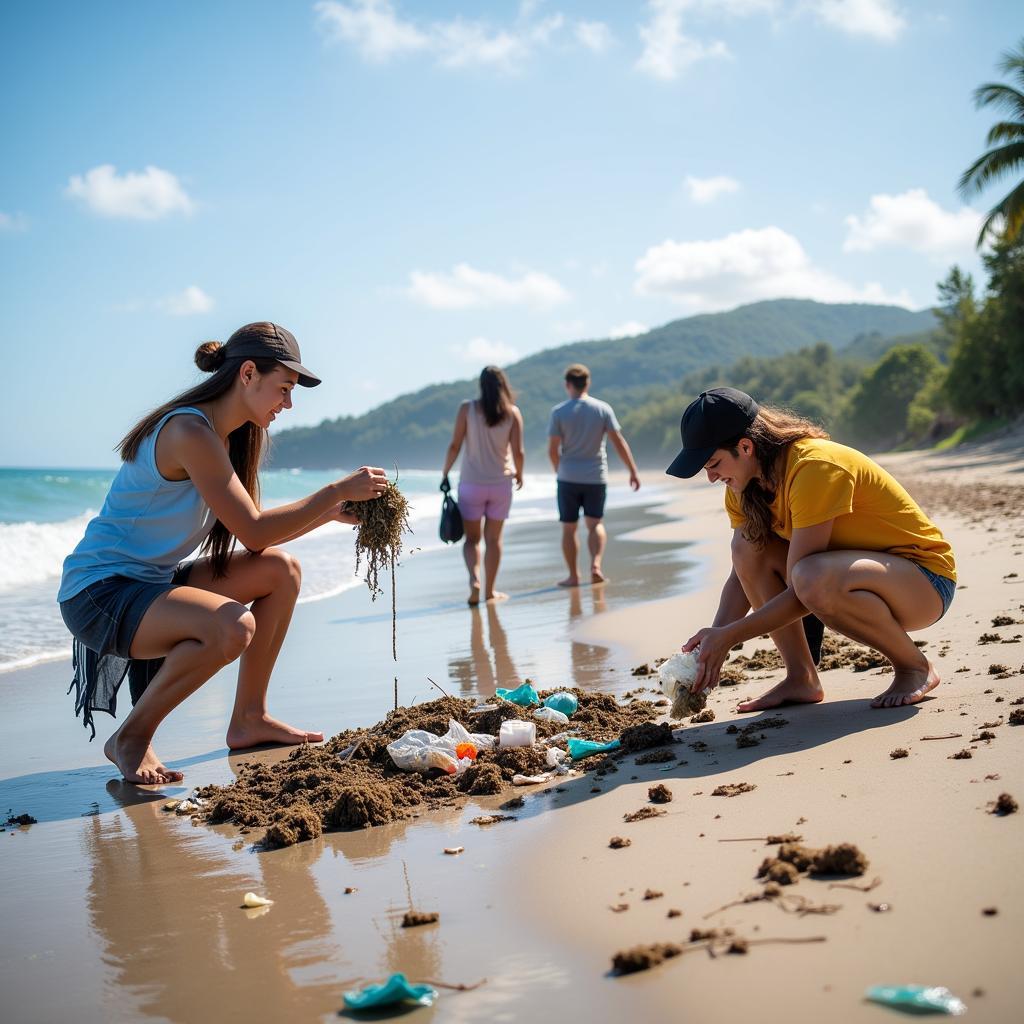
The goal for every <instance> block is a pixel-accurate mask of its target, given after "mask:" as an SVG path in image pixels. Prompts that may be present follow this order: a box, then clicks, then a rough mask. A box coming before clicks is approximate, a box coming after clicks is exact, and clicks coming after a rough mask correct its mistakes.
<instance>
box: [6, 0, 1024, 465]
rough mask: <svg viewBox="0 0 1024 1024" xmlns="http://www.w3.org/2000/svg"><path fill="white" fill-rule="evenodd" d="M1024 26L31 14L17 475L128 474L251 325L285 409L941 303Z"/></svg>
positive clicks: (597, 13)
mask: <svg viewBox="0 0 1024 1024" xmlns="http://www.w3.org/2000/svg"><path fill="white" fill-rule="evenodd" d="M1015 15H1016V16H1015ZM1022 28H1024V26H1022V19H1021V18H1020V16H1019V8H1017V5H1015V4H1011V3H1008V2H1007V3H1003V2H994V0H976V2H968V0H931V2H911V0H657V2H650V3H643V2H636V3H628V2H625V0H620V2H606V3H602V2H592V3H582V2H581V3H571V2H558V0H545V2H532V3H531V2H526V3H516V2H489V3H482V2H475V3H469V2H467V0H460V2H454V0H453V2H437V3H433V2H431V3H427V2H422V0H421V2H417V3H414V2H411V0H408V2H406V0H337V2H321V3H315V2H299V0H290V2H283V0H281V2H276V3H272V2H266V0H264V2H258V0H245V2H216V0H209V2H201V0H181V2H175V3H170V2H166V3H140V2H137V0H133V2H127V0H123V2H122V0H95V2H90V3H83V2H76V0H67V2H62V3H57V2H48V0H20V2H19V0H8V2H6V3H5V4H3V6H2V8H0V35H2V38H3V39H4V40H5V47H4V50H5V61H4V63H3V66H2V68H0V127H2V131H3V137H4V139H5V146H4V150H5V155H6V158H5V159H4V160H3V161H0V339H2V343H3V348H4V351H5V353H8V354H9V357H14V358H13V359H11V358H9V359H8V368H9V373H10V372H11V371H13V376H12V377H9V380H12V383H13V387H10V388H9V389H8V394H7V401H6V403H5V406H6V407H5V416H4V423H5V426H6V429H5V430H4V431H3V432H2V433H0V465H44V466H80V465H85V466H102V465H113V464H114V462H115V456H114V455H113V453H112V448H113V446H114V444H115V443H116V441H117V440H118V439H119V438H120V437H121V435H122V434H123V433H124V432H125V431H126V430H127V429H128V428H129V427H130V426H131V425H132V423H133V422H134V420H135V419H136V418H137V417H138V416H139V415H141V414H142V413H143V412H145V411H146V410H147V409H148V408H149V407H151V406H152V405H155V404H157V403H158V402H160V401H162V400H164V399H165V398H167V397H169V395H170V394H172V393H174V392H175V391H177V390H179V389H181V388H183V387H186V386H188V385H190V384H191V383H192V382H193V381H194V380H195V379H196V376H197V372H198V371H196V370H195V368H194V366H193V365H192V362H191V359H192V353H193V351H194V349H195V346H196V345H197V344H198V343H199V342H200V341H202V340H205V339H208V338H215V339H220V340H224V339H225V338H226V337H227V336H228V335H229V334H230V333H231V331H232V330H233V329H234V328H235V327H238V326H240V325H241V324H243V323H246V322H249V321H251V320H259V319H272V320H275V321H277V322H279V323H282V324H284V325H285V326H287V327H289V328H290V329H291V330H292V331H294V333H295V334H296V336H297V337H298V339H299V342H300V344H301V346H302V351H303V357H304V360H305V362H306V364H307V365H309V366H310V367H312V368H313V369H314V370H316V372H318V373H319V374H320V375H321V376H322V377H323V378H324V384H323V385H322V386H321V387H319V388H317V389H315V390H313V391H305V390H303V391H302V393H301V394H300V395H299V396H298V400H297V401H296V407H295V409H294V410H293V411H292V413H290V414H289V418H287V419H286V420H285V421H284V423H283V424H282V425H288V424H305V423H316V422H319V421H320V420H321V419H323V418H325V417H333V416H336V415H339V414H342V413H359V412H362V411H365V410H366V409H368V408H371V407H372V406H374V405H376V404H378V403H379V402H381V401H384V400H386V399H389V398H392V397H394V396H396V395H398V394H401V393H404V392H408V391H414V390H416V389H418V388H419V387H422V386H423V385H425V384H428V383H432V382H435V381H440V380H450V379H454V378H459V377H465V376H469V375H472V374H474V373H476V372H477V371H478V370H479V368H480V366H481V365H483V363H485V362H488V361H492V360H493V361H497V362H501V363H507V362H512V361H514V360H515V359H516V358H519V357H521V356H523V355H526V354H528V353H530V352H533V351H537V350H539V349H542V348H548V347H550V346H552V345H556V344H560V343H563V342H566V341H571V340H575V339H579V338H599V337H607V336H609V335H610V334H616V333H618V334H624V333H636V332H637V331H639V330H642V329H644V328H646V327H651V326H656V325H658V324H661V323H664V322H666V321H668V320H672V319H675V318H677V317H680V316H686V315H690V314H692V313H695V312H701V311H706V310H718V309H727V308H731V307H733V306H735V305H738V304H740V303H743V302H748V301H753V300H757V299H760V298H772V297H780V296H787V295H798V296H805V297H810V298H817V299H822V300H825V301H887V302H896V303H899V304H902V305H907V306H910V307H912V308H921V307H923V306H926V305H929V304H930V303H932V302H933V300H934V296H935V282H936V281H937V280H938V279H939V278H941V277H943V276H944V275H945V273H946V270H947V269H948V267H949V266H950V264H952V263H953V262H958V263H960V264H961V265H962V266H966V267H968V268H969V269H971V270H973V271H975V272H976V273H977V268H978V263H977V258H976V255H975V253H974V246H973V240H974V237H975V236H976V234H977V226H978V220H979V218H978V212H979V211H981V210H983V209H986V208H987V206H988V205H992V204H993V203H994V202H995V201H996V199H998V198H999V197H1001V195H1002V192H1001V191H999V189H998V188H995V189H993V190H992V191H991V192H989V193H986V194H985V195H983V196H982V197H981V198H980V199H979V200H977V201H975V202H974V203H973V208H972V207H969V206H965V205H964V203H963V201H962V200H961V199H960V197H959V196H958V195H957V193H956V190H955V183H956V180H957V178H958V176H959V174H960V172H961V171H962V170H963V168H964V167H965V166H966V165H967V164H968V163H969V162H970V161H971V160H972V159H973V158H974V157H975V156H976V155H978V154H979V153H980V152H981V151H982V148H983V143H984V135H985V132H986V130H987V128H988V126H989V124H990V121H991V112H984V111H983V112H978V111H976V110H975V109H974V107H973V105H972V102H971V92H972V90H973V89H974V88H975V87H976V86H977V85H978V84H980V83H981V82H983V81H990V80H994V79H996V78H997V77H998V76H997V73H996V71H995V64H996V61H997V59H998V57H999V54H1000V53H1001V52H1002V51H1004V50H1006V49H1008V48H1009V47H1010V46H1012V45H1014V44H1015V43H1016V41H1017V40H1018V39H1019V38H1020V37H1021V36H1022V35H1024V31H1022ZM1003 191H1005V189H1004V190H1003ZM986 201H987V202H986ZM513 383H514V382H513ZM595 384H596V390H598V391H599V389H600V382H599V381H598V382H595ZM440 454H441V453H439V458H440Z"/></svg>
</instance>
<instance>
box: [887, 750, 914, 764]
mask: <svg viewBox="0 0 1024 1024" xmlns="http://www.w3.org/2000/svg"><path fill="white" fill-rule="evenodd" d="M889 756H890V757H891V758H892V759H893V760H894V761H898V760H899V759H900V758H901V757H910V751H909V750H907V748H906V747H897V748H896V749H895V750H890V751H889Z"/></svg>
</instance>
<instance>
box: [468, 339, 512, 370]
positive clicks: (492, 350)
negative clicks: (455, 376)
mask: <svg viewBox="0 0 1024 1024" xmlns="http://www.w3.org/2000/svg"><path fill="white" fill-rule="evenodd" d="M451 351H452V352H453V353H454V354H455V355H457V356H459V357H460V358H461V359H462V360H463V361H464V362H467V363H477V364H483V365H485V366H486V365H488V364H494V365H495V366H507V365H508V364H509V363H514V362H515V361H516V360H517V359H518V358H519V353H518V351H516V349H514V348H513V347H512V346H511V345H506V344H505V342H503V341H494V340H491V339H490V338H470V339H469V341H468V342H467V343H466V344H465V345H461V346H460V345H453V346H452V347H451Z"/></svg>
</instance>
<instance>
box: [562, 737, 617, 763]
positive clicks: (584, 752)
mask: <svg viewBox="0 0 1024 1024" xmlns="http://www.w3.org/2000/svg"><path fill="white" fill-rule="evenodd" d="M565 744H566V746H567V747H568V748H569V756H570V757H571V758H572V759H573V760H574V761H577V760H579V758H581V757H590V755H591V754H606V753H608V751H610V750H618V749H619V741H618V740H611V741H610V742H608V743H598V742H597V741H596V740H581V739H577V737H575V736H570V737H569V738H568V739H567V740H566V741H565Z"/></svg>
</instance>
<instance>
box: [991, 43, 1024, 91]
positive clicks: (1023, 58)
mask: <svg viewBox="0 0 1024 1024" xmlns="http://www.w3.org/2000/svg"><path fill="white" fill-rule="evenodd" d="M996 67H998V68H999V70H1000V71H1002V73H1003V74H1004V75H1013V74H1016V75H1018V76H1019V77H1020V79H1021V81H1024V39H1021V41H1020V42H1019V43H1018V44H1017V49H1016V50H1007V51H1006V52H1005V53H1004V54H1003V55H1002V57H1000V58H999V63H998V64H997V65H996Z"/></svg>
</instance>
